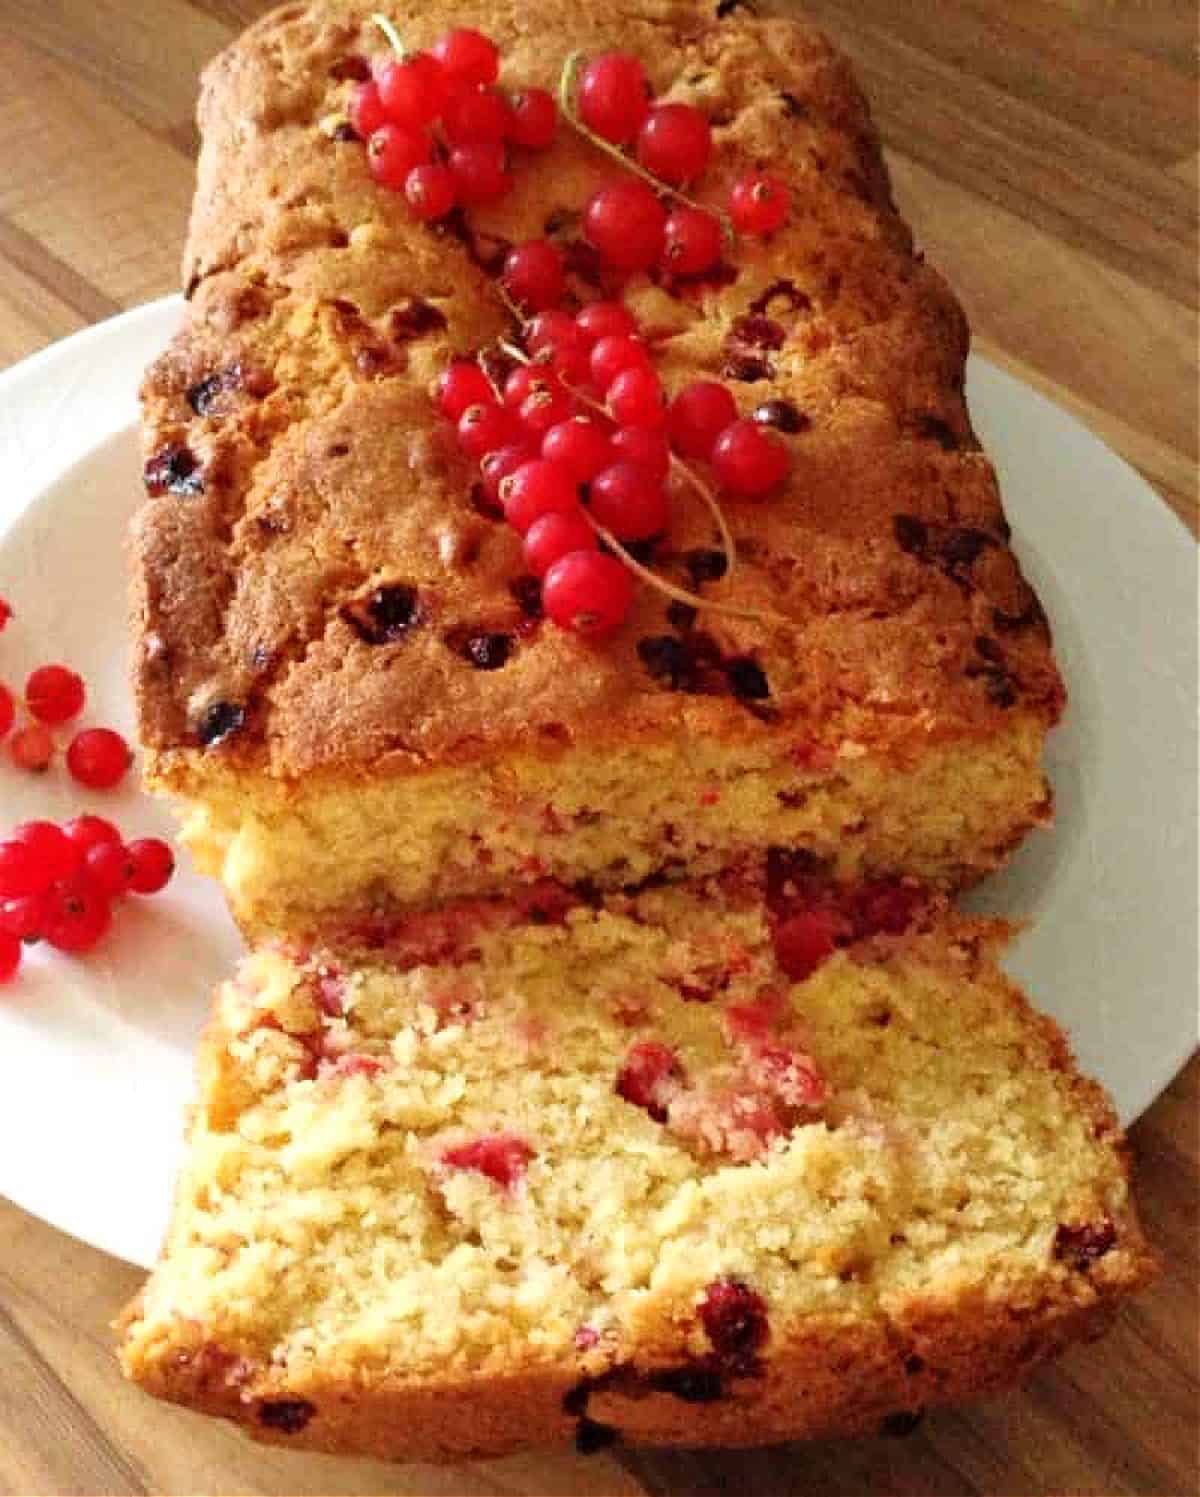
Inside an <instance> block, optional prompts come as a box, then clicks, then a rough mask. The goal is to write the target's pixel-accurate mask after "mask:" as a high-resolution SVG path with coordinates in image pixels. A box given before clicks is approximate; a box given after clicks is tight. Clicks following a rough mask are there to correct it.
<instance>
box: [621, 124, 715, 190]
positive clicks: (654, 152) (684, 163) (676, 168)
mask: <svg viewBox="0 0 1200 1497" xmlns="http://www.w3.org/2000/svg"><path fill="white" fill-rule="evenodd" d="M711 154H712V130H711V129H710V128H709V124H708V121H707V120H706V119H705V118H704V116H703V115H702V114H701V113H700V111H699V110H698V109H693V107H692V106H691V105H690V104H657V105H655V107H654V108H653V109H652V110H651V111H650V113H649V114H648V115H647V116H646V118H645V120H644V122H643V124H642V128H641V129H640V130H639V131H638V138H637V159H638V160H639V161H640V162H641V163H642V165H643V166H644V167H645V168H646V170H647V171H648V172H649V173H650V174H651V176H654V177H657V178H658V179H659V181H661V182H669V183H671V185H672V186H673V187H678V186H680V185H681V184H682V183H684V182H694V181H695V180H696V178H697V177H699V176H702V175H703V172H704V168H705V167H706V166H707V165H708V158H709V156H710V155H711Z"/></svg>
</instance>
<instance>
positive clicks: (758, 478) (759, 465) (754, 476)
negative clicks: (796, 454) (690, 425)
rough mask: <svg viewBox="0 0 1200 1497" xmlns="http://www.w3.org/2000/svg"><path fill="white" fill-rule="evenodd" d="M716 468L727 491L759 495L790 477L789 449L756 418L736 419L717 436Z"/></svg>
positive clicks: (743, 495)
mask: <svg viewBox="0 0 1200 1497" xmlns="http://www.w3.org/2000/svg"><path fill="white" fill-rule="evenodd" d="M712 465H713V471H714V473H715V474H716V475H717V481H718V482H719V483H720V485H721V487H722V488H723V489H724V490H725V492H726V493H727V494H732V495H734V496H735V497H736V498H739V499H759V498H761V497H762V495H764V494H767V493H769V492H770V491H771V489H773V488H775V487H776V485H777V484H780V483H782V482H783V480H784V479H785V478H786V477H787V474H788V469H789V467H790V466H791V464H790V459H789V457H788V450H787V448H786V447H785V446H784V445H783V443H782V442H781V441H780V440H779V438H778V437H776V436H775V435H774V434H773V433H772V432H771V431H770V430H769V429H768V428H766V427H763V426H759V425H757V424H756V423H755V422H753V421H748V420H740V421H734V422H733V423H732V424H731V425H729V426H727V427H726V428H725V430H724V431H723V432H722V433H721V434H720V436H719V437H718V438H717V440H716V442H715V444H714V445H713V450H712Z"/></svg>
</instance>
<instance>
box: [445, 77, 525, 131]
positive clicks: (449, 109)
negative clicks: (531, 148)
mask: <svg viewBox="0 0 1200 1497" xmlns="http://www.w3.org/2000/svg"><path fill="white" fill-rule="evenodd" d="M511 122H512V121H511V112H510V110H509V107H508V100H507V99H506V98H505V97H504V95H503V94H502V93H500V92H499V91H498V90H497V89H494V88H480V87H479V86H478V85H477V84H474V83H470V84H462V85H459V86H458V87H456V88H452V89H451V90H450V94H449V97H448V98H447V99H446V104H445V108H444V109H443V110H442V131H443V133H444V134H445V137H446V139H447V140H448V141H449V142H450V144H451V145H452V146H466V145H476V144H478V143H480V142H491V143H495V142H496V141H501V140H503V139H504V138H505V136H506V135H508V133H509V127H510V125H511Z"/></svg>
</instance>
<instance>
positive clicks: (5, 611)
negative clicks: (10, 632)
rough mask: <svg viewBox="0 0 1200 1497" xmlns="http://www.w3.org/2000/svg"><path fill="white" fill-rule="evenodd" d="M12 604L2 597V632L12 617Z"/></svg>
mask: <svg viewBox="0 0 1200 1497" xmlns="http://www.w3.org/2000/svg"><path fill="white" fill-rule="evenodd" d="M12 616H13V611H12V606H11V605H10V604H9V603H8V601H7V600H6V599H4V598H0V632H3V629H4V626H5V624H7V623H8V621H9V619H10V618H12Z"/></svg>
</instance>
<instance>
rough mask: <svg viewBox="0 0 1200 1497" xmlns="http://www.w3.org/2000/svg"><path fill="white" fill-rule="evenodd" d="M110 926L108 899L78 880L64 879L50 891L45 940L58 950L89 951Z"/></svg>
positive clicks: (110, 911)
mask: <svg viewBox="0 0 1200 1497" xmlns="http://www.w3.org/2000/svg"><path fill="white" fill-rule="evenodd" d="M111 924H112V909H111V907H110V905H109V902H108V900H107V899H106V898H105V897H104V896H103V895H102V894H100V893H99V892H98V891H96V890H94V889H91V888H89V887H88V886H87V885H86V884H85V883H84V882H83V881H82V880H81V879H67V880H65V881H64V882H63V883H60V884H56V885H55V886H54V888H53V889H51V891H50V893H49V896H48V899H47V909H46V929H45V937H46V940H47V941H49V942H50V944H51V946H54V947H57V949H58V950H59V951H71V952H84V951H90V950H91V949H92V947H93V946H95V945H96V943H97V942H98V941H99V940H100V939H101V938H102V937H103V935H104V934H105V932H106V931H107V930H108V928H109V926H110V925H111Z"/></svg>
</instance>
